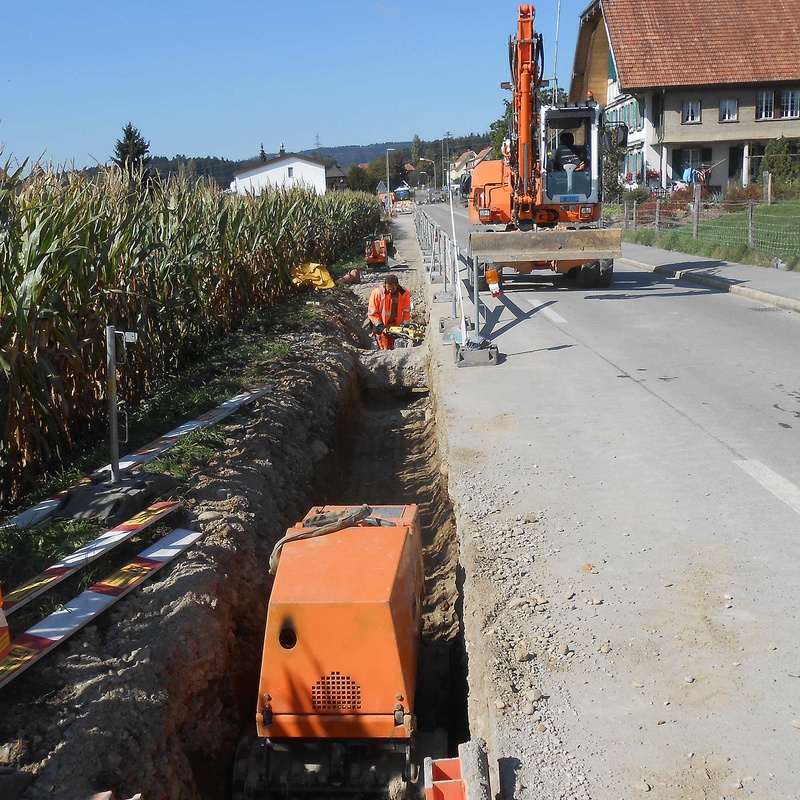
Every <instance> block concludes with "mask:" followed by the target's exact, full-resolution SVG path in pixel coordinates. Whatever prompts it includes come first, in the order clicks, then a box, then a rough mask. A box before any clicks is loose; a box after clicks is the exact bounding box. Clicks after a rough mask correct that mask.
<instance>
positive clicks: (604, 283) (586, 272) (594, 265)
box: [577, 258, 614, 289]
mask: <svg viewBox="0 0 800 800" xmlns="http://www.w3.org/2000/svg"><path fill="white" fill-rule="evenodd" d="M579 270H580V271H579V272H578V275H577V278H578V286H580V287H581V288H582V289H607V288H608V287H609V286H611V282H612V281H613V279H614V259H613V258H601V259H599V260H598V261H589V262H588V263H586V264H581V266H580V267H579Z"/></svg>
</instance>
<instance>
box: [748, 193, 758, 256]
mask: <svg viewBox="0 0 800 800" xmlns="http://www.w3.org/2000/svg"><path fill="white" fill-rule="evenodd" d="M747 246H748V247H749V248H750V249H751V250H755V249H756V204H755V201H754V200H751V201H750V202H749V203H748V204H747Z"/></svg>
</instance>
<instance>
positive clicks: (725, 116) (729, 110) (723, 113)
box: [719, 100, 739, 122]
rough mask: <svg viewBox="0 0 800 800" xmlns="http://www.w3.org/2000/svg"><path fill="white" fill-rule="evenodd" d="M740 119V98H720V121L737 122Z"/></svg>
mask: <svg viewBox="0 0 800 800" xmlns="http://www.w3.org/2000/svg"><path fill="white" fill-rule="evenodd" d="M738 119H739V101H738V100H720V101H719V121H720V122H736V121H738Z"/></svg>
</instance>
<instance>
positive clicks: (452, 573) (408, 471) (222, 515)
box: [0, 226, 466, 800]
mask: <svg viewBox="0 0 800 800" xmlns="http://www.w3.org/2000/svg"><path fill="white" fill-rule="evenodd" d="M411 230H413V229H412V228H411V227H410V226H406V227H405V228H404V229H403V230H401V231H398V232H397V234H396V241H397V250H398V259H402V257H403V254H404V248H406V247H407V248H408V250H409V252H411V247H412V245H413V242H412V241H411V240H410V239H409V240H408V241H406V240H404V235H405V236H406V237H410V236H411V233H410V231H411ZM404 231H405V233H404ZM394 266H395V271H396V272H397V273H398V274H399V275H400V278H401V281H402V282H403V283H404V285H406V286H407V287H408V288H410V289H411V291H412V295H413V297H414V301H415V312H414V313H415V317H416V318H418V319H421V320H424V318H425V299H424V292H423V290H422V286H423V284H422V281H423V277H422V276H421V275H419V274H418V273H417V272H416V271H414V270H409V269H406V268H404V266H403V263H402V261H400V260H398V262H397V263H396V264H395V265H394ZM382 280H383V275H382V274H381V273H365V282H364V284H362V285H361V286H359V287H356V291H350V290H345V289H337V290H335V291H334V292H331V293H330V296H328V297H326V298H325V300H324V301H323V300H317V299H316V298H314V297H310V298H309V301H308V302H310V303H323V304H324V308H325V311H326V314H325V322H324V323H323V324H321V325H320V326H318V327H317V329H315V330H314V331H311V332H304V333H302V334H297V333H289V334H285V335H283V341H288V343H289V344H290V346H291V354H290V355H289V356H288V357H287V358H285V359H283V360H282V361H281V362H279V363H277V364H276V363H274V362H273V363H271V364H269V365H267V364H265V365H264V370H265V372H264V378H265V379H266V380H268V381H270V382H271V383H272V390H271V391H270V392H269V393H268V394H267V396H266V397H264V398H263V399H262V400H261V401H259V402H257V403H255V404H253V405H252V406H250V407H248V408H247V409H246V410H244V411H243V412H242V413H240V414H238V415H236V416H235V417H233V418H231V421H229V422H226V423H223V430H224V439H223V442H224V443H223V445H222V446H221V447H220V450H219V452H218V453H217V455H216V456H215V457H214V458H213V459H212V460H211V461H210V462H209V463H207V464H204V465H202V466H200V467H199V468H198V469H197V471H196V473H195V474H194V476H193V477H192V479H191V480H190V481H189V483H188V486H187V489H186V491H185V495H184V497H183V500H184V503H185V509H186V510H185V512H183V514H182V517H181V518H177V519H171V520H170V525H171V526H177V525H182V526H185V527H193V528H197V529H200V530H202V531H203V532H204V536H203V538H202V539H201V540H200V542H199V543H198V545H196V546H195V547H194V548H193V549H192V550H191V551H190V552H189V553H188V554H187V555H186V556H185V557H183V558H181V559H180V560H179V561H178V562H177V564H176V565H175V566H173V567H171V568H167V569H166V570H165V571H164V574H162V575H161V576H160V577H157V578H156V579H155V580H153V581H151V582H149V583H148V584H145V585H144V586H143V587H142V588H140V589H138V590H137V591H136V592H134V593H132V594H131V595H129V596H128V597H127V598H125V599H124V600H122V601H120V603H119V604H117V605H116V606H114V608H113V609H112V610H111V611H109V612H108V613H107V614H105V615H104V616H102V617H101V618H100V619H99V620H98V622H97V623H96V624H93V625H91V626H88V627H87V628H86V629H84V630H83V631H81V632H80V633H79V634H77V635H76V636H75V637H74V638H73V639H72V640H70V641H69V642H68V643H66V644H65V645H63V646H62V647H60V648H59V649H58V650H57V651H55V652H54V653H53V654H52V655H51V656H49V657H48V658H46V659H45V660H43V662H41V664H39V665H36V666H35V667H33V668H31V669H30V670H29V671H28V672H27V673H26V674H25V675H23V676H21V677H20V678H18V679H17V680H16V681H15V682H14V683H13V684H12V685H10V687H9V688H7V689H6V690H5V691H4V692H2V693H0V798H1V799H2V800H16V798H22V800H38V799H39V798H45V797H47V798H54V799H55V800H75V798H85V797H89V796H91V795H92V794H93V793H94V792H99V791H112V792H114V794H115V796H116V797H118V798H122V797H130V796H131V795H133V794H134V793H135V792H142V794H143V796H144V797H145V798H146V800H161V799H162V798H163V799H164V800H167V798H169V800H183V799H184V798H186V800H188V799H189V798H200V799H201V800H221V799H222V798H224V797H225V796H226V793H227V788H228V782H229V779H230V775H231V768H232V762H233V758H234V753H235V748H236V744H237V742H238V740H239V737H240V734H241V731H242V729H243V727H245V726H249V725H251V724H252V719H253V715H254V708H255V695H256V690H257V675H258V669H259V664H260V658H261V647H262V640H263V630H264V623H265V619H266V607H267V601H268V596H269V590H270V580H269V578H268V574H267V560H268V557H269V553H270V551H271V548H272V545H273V543H274V542H275V541H276V540H277V539H278V538H279V537H280V535H282V533H283V532H284V531H285V529H286V528H287V527H288V526H289V525H291V524H294V523H295V522H297V521H298V520H299V519H300V518H301V517H302V516H303V514H304V513H305V512H306V511H307V510H308V509H309V508H310V507H311V506H312V505H320V504H325V503H336V504H350V503H353V504H360V503H364V502H366V503H374V504H398V503H411V502H414V503H418V504H419V506H420V514H421V521H422V529H423V545H424V554H425V568H426V598H425V608H424V630H423V645H422V652H421V659H420V663H421V671H420V678H419V688H418V700H417V707H418V709H424V711H422V712H421V713H420V715H419V716H420V727H422V728H425V729H431V728H433V727H437V726H444V727H449V728H450V729H451V732H453V734H454V738H453V742H452V743H453V745H455V744H457V741H458V739H459V738H461V739H463V738H464V736H465V735H466V717H465V714H466V710H465V709H466V702H465V692H466V688H465V680H464V662H463V648H462V644H461V638H460V622H459V614H458V611H459V609H458V603H459V591H458V587H457V585H456V572H457V564H458V552H457V539H456V530H455V521H454V518H453V512H452V509H451V507H450V503H449V500H448V495H447V486H446V478H445V477H444V475H445V471H443V470H442V465H441V463H440V458H439V453H438V450H437V438H436V432H435V398H433V397H431V396H430V395H429V393H428V391H427V383H428V382H427V368H428V366H427V350H426V347H425V346H424V345H423V346H422V347H416V348H406V349H398V350H395V351H394V352H391V353H378V352H375V351H371V350H370V345H371V342H370V339H369V337H368V336H367V334H366V332H365V329H364V322H363V319H364V308H365V302H366V295H367V293H368V292H369V290H370V289H371V288H372V287H373V286H374V285H377V284H378V283H379V282H381V281H382ZM163 532H164V529H163V528H162V529H161V530H160V532H159V531H153V532H152V533H151V535H150V538H151V539H152V540H155V539H156V538H157V536H158V535H160V534H163ZM139 549H140V548H139ZM443 655H444V661H445V662H446V664H447V666H448V667H449V668H450V669H447V668H445V669H442V668H441V665H442V663H443V659H442V656H443ZM434 664H436V665H438V666H437V667H436V668H433V666H432V665H434ZM3 773H4V774H3ZM30 776H34V780H33V782H32V783H29V779H30ZM28 784H29V785H28ZM26 786H27V788H26Z"/></svg>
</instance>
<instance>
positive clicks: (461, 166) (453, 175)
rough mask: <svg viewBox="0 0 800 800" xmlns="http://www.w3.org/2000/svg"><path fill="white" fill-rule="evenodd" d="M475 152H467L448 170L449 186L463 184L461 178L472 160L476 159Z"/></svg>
mask: <svg viewBox="0 0 800 800" xmlns="http://www.w3.org/2000/svg"><path fill="white" fill-rule="evenodd" d="M475 155H476V153H475V151H474V150H465V151H464V152H463V153H462V154H461V155H460V156H459V157H458V158H457V159H456V160H455V161H453V162H452V163H451V164H450V167H449V169H448V171H447V172H448V176H449V179H448V182H447V183H448V186H458V185H459V183H461V176H462V175H463V174H464V171H465V170H466V169H467V165H468V163H469V161H470V159H473V158H475Z"/></svg>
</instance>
